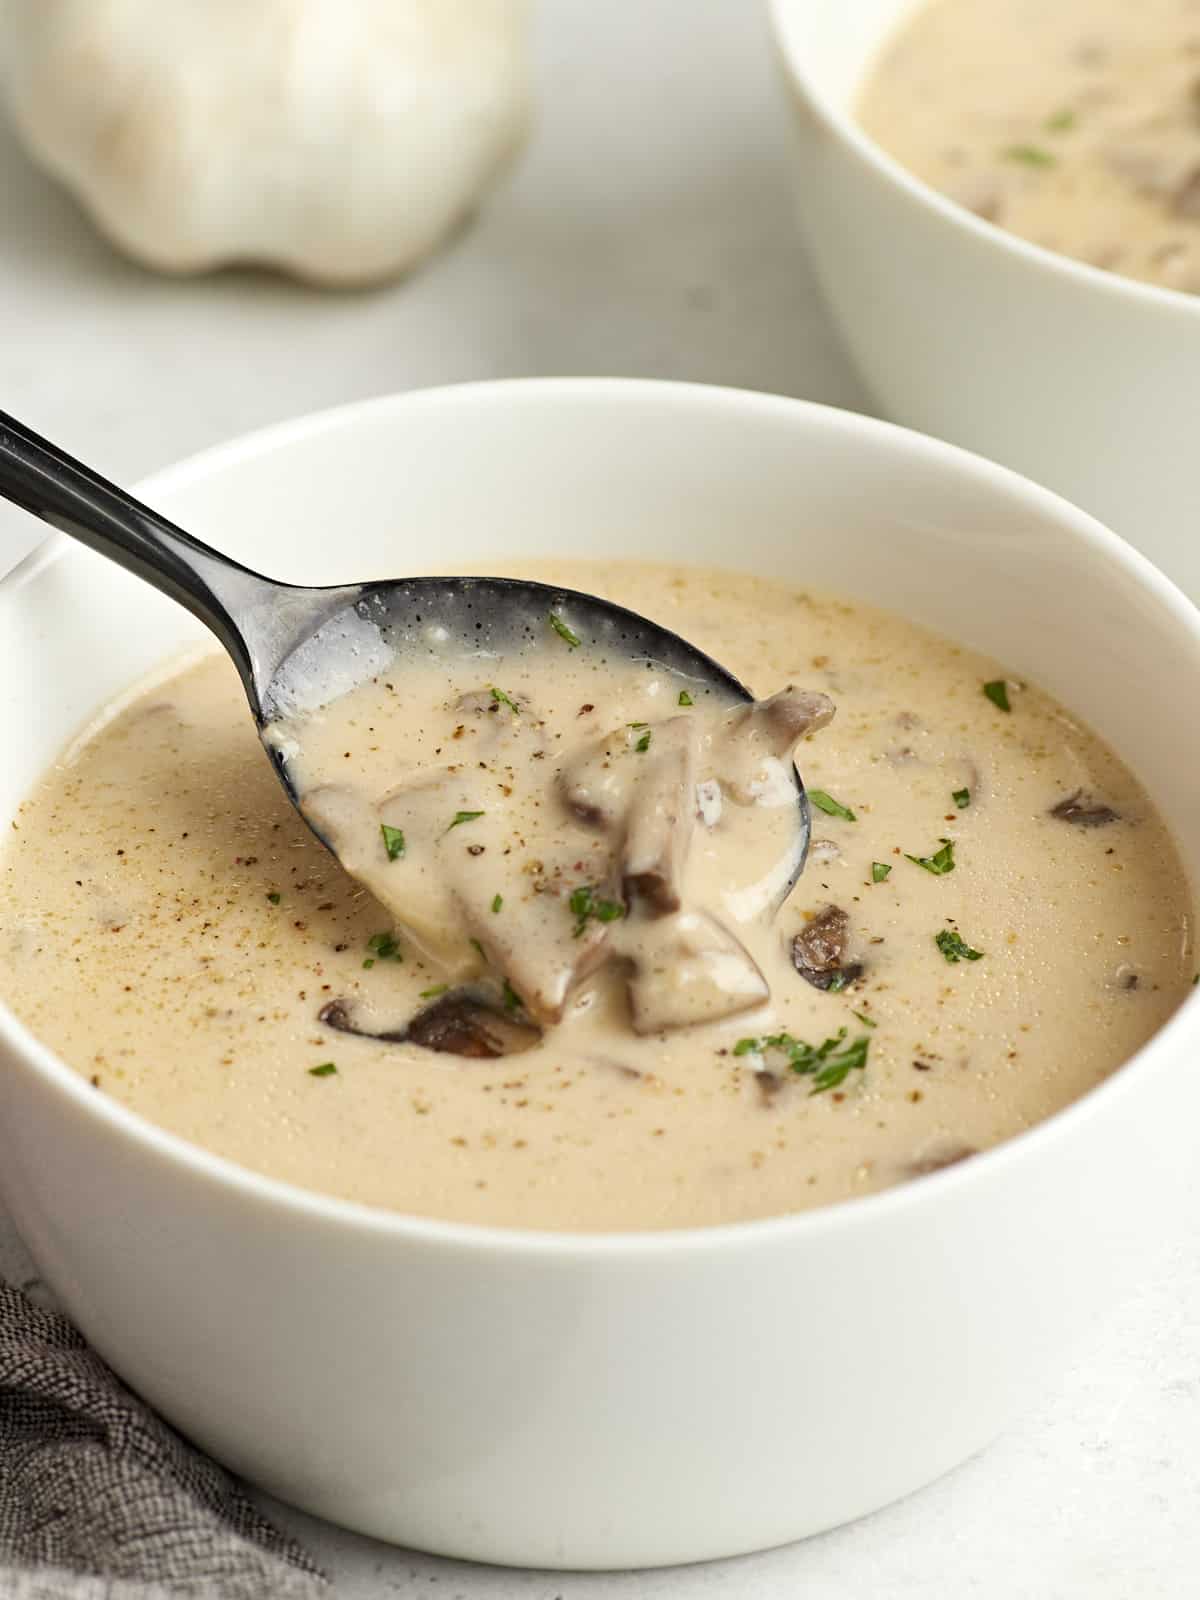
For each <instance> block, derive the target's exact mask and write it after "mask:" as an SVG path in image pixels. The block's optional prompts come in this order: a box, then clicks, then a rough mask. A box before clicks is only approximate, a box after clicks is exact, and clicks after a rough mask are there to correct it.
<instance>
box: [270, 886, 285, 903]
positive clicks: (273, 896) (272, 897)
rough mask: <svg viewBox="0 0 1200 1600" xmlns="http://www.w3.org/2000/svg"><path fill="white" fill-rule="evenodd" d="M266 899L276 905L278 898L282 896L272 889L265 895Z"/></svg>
mask: <svg viewBox="0 0 1200 1600" xmlns="http://www.w3.org/2000/svg"><path fill="white" fill-rule="evenodd" d="M267 899H268V900H269V901H270V902H271V904H272V905H273V906H277V905H278V904H279V902H280V900H282V899H283V896H282V895H280V894H276V892H275V890H274V889H272V890H271V892H270V894H269V895H268V896H267Z"/></svg>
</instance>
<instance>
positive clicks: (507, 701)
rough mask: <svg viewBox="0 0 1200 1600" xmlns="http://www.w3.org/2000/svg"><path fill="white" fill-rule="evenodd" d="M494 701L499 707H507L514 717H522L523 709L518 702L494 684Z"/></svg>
mask: <svg viewBox="0 0 1200 1600" xmlns="http://www.w3.org/2000/svg"><path fill="white" fill-rule="evenodd" d="M492 699H493V700H494V701H495V702H496V704H497V705H498V706H507V707H508V709H509V710H510V711H511V712H512V714H513V716H514V717H519V716H520V715H521V708H520V706H519V705H518V704H517V702H516V701H515V700H513V699H511V698H510V696H508V695H506V694H505V692H504V690H503V689H497V688H496V686H495V685H494V684H493V685H492Z"/></svg>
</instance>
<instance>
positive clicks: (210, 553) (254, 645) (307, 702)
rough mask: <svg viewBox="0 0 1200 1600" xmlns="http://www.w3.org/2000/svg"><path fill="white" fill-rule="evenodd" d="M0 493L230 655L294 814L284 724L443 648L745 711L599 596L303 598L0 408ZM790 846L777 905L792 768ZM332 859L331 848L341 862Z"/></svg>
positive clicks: (410, 584) (656, 633)
mask: <svg viewBox="0 0 1200 1600" xmlns="http://www.w3.org/2000/svg"><path fill="white" fill-rule="evenodd" d="M0 495H3V497H4V498H5V499H7V500H10V501H12V502H13V503H14V504H15V505H19V506H21V507H22V508H23V509H24V510H26V511H29V512H31V513H32V514H33V515H34V516H36V517H40V518H41V520H42V521H43V522H47V523H49V524H50V525H51V526H52V527H55V528H58V529H60V530H61V531H62V532H64V533H67V534H70V535H71V536H72V537H74V538H77V539H79V540H80V541H81V542H82V543H84V544H86V545H88V546H89V547H90V548H91V549H93V550H95V551H97V552H98V553H99V554H101V555H104V556H107V557H108V558H109V559H110V560H113V561H115V562H117V563H118V564H119V565H121V566H123V567H125V568H126V569H127V570H128V571H130V572H133V573H135V574H136V575H137V576H138V577H140V578H143V579H144V580H145V581H146V582H147V583H150V584H152V585H153V586H154V587H155V588H156V589H159V590H161V591H162V592H163V593H164V594H167V595H169V596H170V597H171V598H172V599H174V600H176V601H178V602H179V604H181V605H183V606H185V607H186V608H187V609H188V610H189V611H190V612H191V613H192V614H193V615H194V616H195V617H197V618H199V620H200V621H201V622H203V623H204V624H205V626H206V627H208V628H209V629H210V630H211V631H212V632H213V633H214V634H215V635H216V637H217V639H218V640H219V641H220V643H221V644H222V645H223V646H224V647H225V649H226V650H227V652H228V653H229V655H230V656H231V658H232V659H233V662H234V664H235V665H236V667H237V669H238V672H239V674H240V676H241V679H242V683H243V685H244V687H245V690H246V697H247V699H248V701H249V703H250V710H251V712H252V714H253V716H254V719H255V722H256V724H257V726H258V729H259V733H260V735H261V736H262V737H263V742H264V745H265V747H266V749H267V751H268V754H269V755H270V756H271V759H272V762H273V764H274V766H275V770H276V772H277V774H278V776H279V778H280V781H281V782H282V784H283V787H284V789H285V790H286V792H287V795H288V798H289V799H290V800H291V802H292V804H293V805H294V806H296V807H297V809H298V810H299V811H300V814H301V816H303V817H304V819H305V822H306V823H307V824H308V826H309V827H310V828H311V829H312V831H313V832H314V833H315V834H316V836H317V838H319V839H320V840H321V843H322V844H324V845H325V846H326V847H327V848H331V846H330V845H329V841H328V840H327V839H326V838H325V836H324V835H323V834H322V832H321V830H320V828H319V827H317V826H315V825H314V823H313V820H312V818H311V817H310V816H309V815H308V814H307V812H306V811H305V809H304V808H303V807H302V806H301V805H300V800H299V793H298V789H297V785H296V782H295V780H294V777H293V775H292V773H291V772H290V770H289V760H288V756H287V754H286V753H285V751H284V750H283V749H281V748H280V746H279V745H278V744H277V743H276V742H274V741H272V740H271V739H270V738H269V737H268V731H269V730H270V728H271V727H272V725H273V724H275V723H276V722H277V721H279V720H280V719H281V718H283V717H286V716H291V715H295V714H297V713H304V712H308V711H313V710H316V709H318V708H319V707H322V706H325V705H328V704H329V703H330V702H331V701H333V700H336V699H337V698H339V697H340V696H341V695H343V694H346V693H348V692H349V691H350V690H351V689H353V688H355V687H357V686H358V685H359V684H361V683H363V682H365V681H367V680H368V679H369V678H371V677H372V676H374V675H375V674H377V673H378V672H379V671H380V670H382V668H383V667H384V666H385V665H387V664H389V663H392V662H394V661H396V660H399V661H400V662H403V660H404V659H405V658H406V657H407V658H408V659H409V660H415V659H416V658H417V656H418V655H419V654H420V653H421V652H423V651H424V652H426V653H428V651H429V650H430V648H431V645H432V644H433V643H434V642H435V641H436V642H437V644H438V646H439V651H440V653H441V654H443V655H444V654H445V653H446V644H447V641H448V640H449V641H452V642H454V643H455V644H456V645H461V649H462V652H463V654H464V655H466V656H473V657H484V658H487V657H490V658H499V657H502V656H504V655H505V654H507V653H511V652H513V651H515V650H518V649H520V648H522V647H523V646H526V645H528V644H529V643H531V642H533V641H536V640H538V639H540V638H544V637H545V635H546V634H547V632H548V631H549V629H550V628H551V627H554V628H556V629H557V631H558V632H559V633H560V634H561V635H562V637H563V638H564V640H565V641H566V643H567V644H568V645H569V646H570V647H572V648H574V647H577V646H579V645H582V644H586V645H587V646H588V647H589V648H591V649H596V650H599V651H601V652H603V656H602V659H606V658H613V659H617V658H621V659H623V660H624V661H626V662H628V661H631V660H632V661H634V662H645V663H646V664H647V666H658V667H662V668H665V669H667V670H669V671H671V672H673V673H675V674H676V675H679V676H681V677H683V678H685V679H687V680H688V681H689V682H690V683H691V684H692V685H694V687H695V692H696V694H697V695H704V696H710V695H711V696H713V697H715V700H714V703H716V704H727V705H731V706H732V705H736V704H738V703H748V702H750V701H751V700H752V699H753V696H752V694H751V693H750V691H749V690H748V689H747V688H746V687H745V686H744V685H743V684H741V683H739V682H738V680H737V679H736V678H735V677H734V676H733V675H732V673H730V672H728V671H727V670H726V669H725V668H724V667H723V666H721V665H720V663H719V662H717V661H714V660H713V659H712V657H711V656H708V655H706V654H705V653H704V651H702V650H699V649H697V648H696V647H695V646H694V645H692V644H689V643H688V641H687V640H686V639H683V638H680V636H679V635H678V634H675V633H672V632H671V631H670V629H668V628H664V627H662V626H661V625H660V624H658V623H655V622H651V621H650V620H649V619H648V618H646V617H643V616H640V615H638V613H636V612H634V611H629V610H627V609H626V608H625V607H624V606H619V605H615V604H613V603H612V602H611V601H607V600H601V599H599V598H598V597H597V596H595V595H589V594H583V593H579V592H577V591H574V590H564V589H555V588H552V587H549V586H547V585H546V584H542V583H535V582H532V581H528V580H524V579H514V578H485V577H442V578H399V579H395V580H387V581H383V582H380V581H378V580H376V581H371V582H365V583H357V584H341V585H337V586H334V587H329V588H308V587H302V586H298V585H294V584H286V583H280V582H278V581H277V580H275V579H273V578H268V577H264V576H263V575H262V574H261V573H257V572H253V571H251V570H250V568H248V567H244V566H242V565H241V563H240V562H237V561H234V560H232V559H231V558H230V557H229V556H226V555H223V554H221V553H220V552H219V551H217V550H214V549H212V548H211V547H210V546H208V545H206V544H203V543H201V542H200V540H198V539H196V538H193V536H192V535H191V534H189V533H186V532H185V531H184V530H183V529H182V528H180V527H178V526H176V525H175V524H174V523H172V522H170V521H168V520H167V518H165V517H163V516H160V515H159V513H158V512H156V511H154V510H152V509H151V508H150V507H149V506H147V505H144V504H143V503H142V502H141V501H139V500H137V499H135V498H134V497H133V496H132V495H130V494H128V493H126V492H125V491H124V490H122V489H120V488H118V487H117V486H116V485H115V484H113V483H110V482H109V481H108V480H107V479H105V478H103V477H101V476H100V475H99V474H98V473H95V472H93V471H92V470H91V469H90V468H89V467H86V466H84V465H83V464H82V463H81V462H79V461H76V460H75V459H74V458H73V457H72V456H69V455H68V454H66V452H64V451H62V450H60V449H59V448H58V447H57V446H56V445H53V444H51V443H50V442H49V441H47V440H46V439H43V438H41V437H40V436H39V435H38V434H36V433H34V432H33V431H32V430H31V429H29V428H28V427H26V426H25V425H24V424H23V423H21V422H18V421H17V420H16V419H15V418H13V417H10V416H7V415H6V414H5V413H3V412H0ZM791 771H792V781H793V782H794V784H795V789H796V807H795V837H794V842H793V845H792V848H791V850H790V852H789V854H788V856H787V858H786V860H787V864H788V871H787V873H786V876H785V879H784V883H785V886H784V888H783V889H782V892H781V893H780V895H779V897H778V901H777V903H778V904H781V903H782V902H783V900H784V899H786V898H787V895H788V893H790V891H791V889H792V887H793V886H794V884H795V882H796V879H797V878H798V877H799V875H800V873H801V871H802V870H803V867H804V861H805V857H806V855H807V850H808V841H809V835H810V814H809V806H808V799H807V796H806V794H805V791H804V785H803V783H802V781H801V778H800V774H799V772H798V771H797V770H796V768H795V766H794V765H793V766H792V768H791ZM334 853H335V854H336V852H334Z"/></svg>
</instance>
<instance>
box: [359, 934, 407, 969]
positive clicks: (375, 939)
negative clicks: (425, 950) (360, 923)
mask: <svg viewBox="0 0 1200 1600" xmlns="http://www.w3.org/2000/svg"><path fill="white" fill-rule="evenodd" d="M367 949H368V950H373V951H374V952H375V954H376V955H377V956H378V957H379V959H380V961H403V960H404V952H403V950H401V948H400V942H399V940H398V939H396V938H395V936H394V935H393V934H390V933H373V934H372V935H371V937H370V938H369V939H368V940H367ZM363 965H364V966H365V965H366V962H364V963H363Z"/></svg>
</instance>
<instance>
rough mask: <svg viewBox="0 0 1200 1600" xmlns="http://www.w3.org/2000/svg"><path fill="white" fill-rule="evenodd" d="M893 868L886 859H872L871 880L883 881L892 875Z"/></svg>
mask: <svg viewBox="0 0 1200 1600" xmlns="http://www.w3.org/2000/svg"><path fill="white" fill-rule="evenodd" d="M891 870H892V869H891V867H889V866H888V864H887V862H886V861H872V863H871V882H872V883H882V882H883V881H884V880H885V879H886V878H887V877H888V876H889V875H890V873H891Z"/></svg>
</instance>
